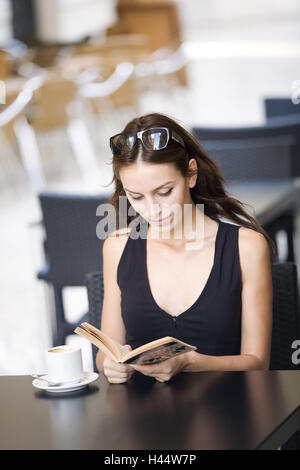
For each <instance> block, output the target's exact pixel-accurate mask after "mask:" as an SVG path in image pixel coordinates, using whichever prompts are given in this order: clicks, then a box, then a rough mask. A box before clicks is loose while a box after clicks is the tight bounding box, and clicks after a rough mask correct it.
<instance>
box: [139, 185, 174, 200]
mask: <svg viewBox="0 0 300 470" xmlns="http://www.w3.org/2000/svg"><path fill="white" fill-rule="evenodd" d="M172 191H173V188H170V189H169V190H168V191H167V192H166V193H157V194H158V195H159V196H162V197H166V196H169V194H171V192H172ZM131 197H132V199H134V200H135V201H139V200H140V199H142V197H143V196H139V197H133V196H131Z"/></svg>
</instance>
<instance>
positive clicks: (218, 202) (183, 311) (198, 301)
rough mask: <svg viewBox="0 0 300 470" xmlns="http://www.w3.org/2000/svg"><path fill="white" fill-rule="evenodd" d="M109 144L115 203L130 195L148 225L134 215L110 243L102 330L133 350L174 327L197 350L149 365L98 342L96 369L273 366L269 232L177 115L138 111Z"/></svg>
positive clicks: (167, 371) (160, 376)
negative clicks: (139, 231)
mask: <svg viewBox="0 0 300 470" xmlns="http://www.w3.org/2000/svg"><path fill="white" fill-rule="evenodd" d="M110 145H111V149H112V152H113V159H112V164H113V172H114V178H113V181H114V182H115V192H114V195H113V196H112V198H111V199H110V202H111V204H113V205H114V207H115V209H116V211H117V213H118V207H119V197H120V196H125V197H126V198H127V199H126V201H127V206H128V208H130V209H131V210H134V211H135V213H136V214H138V215H139V216H140V217H141V218H142V219H143V220H144V221H145V222H146V224H147V232H146V237H144V238H142V237H139V238H136V237H135V238H133V237H131V236H130V233H131V230H132V228H131V227H132V225H131V224H130V223H131V222H132V220H134V216H131V215H128V218H127V227H125V228H124V227H123V228H121V229H120V228H119V229H118V230H115V231H114V232H113V233H111V234H110V235H109V236H108V237H107V238H106V240H105V241H104V243H103V276H104V299H103V310H102V321H101V329H102V331H103V332H104V333H106V334H108V335H109V336H110V337H112V338H113V339H115V340H116V341H118V342H119V343H121V344H125V343H126V345H127V347H128V349H131V348H136V347H138V346H141V345H143V344H145V343H146V342H149V341H153V340H155V339H158V338H161V337H163V336H173V337H176V338H178V339H180V340H182V341H184V342H186V343H189V344H192V345H194V346H196V347H197V350H195V351H191V352H187V353H185V354H182V355H180V356H177V357H174V358H171V359H168V360H165V361H163V362H160V363H158V364H152V365H143V366H141V365H126V364H118V363H116V362H114V361H113V360H111V359H110V358H108V357H105V355H104V354H103V353H102V352H101V351H99V352H98V354H97V367H98V369H99V371H101V372H103V373H104V374H105V376H106V377H107V379H108V381H109V382H111V383H122V382H126V381H128V380H129V379H130V377H131V375H132V373H133V372H134V371H135V370H137V371H139V372H141V373H143V374H145V375H148V376H152V377H155V378H156V379H157V380H158V381H161V382H164V381H167V380H169V379H170V378H171V377H172V376H174V375H175V374H177V373H179V372H184V371H187V372H198V371H208V370H224V371H225V370H255V369H268V368H269V361H270V345H271V331H272V277H271V263H272V260H273V258H272V257H273V252H274V246H273V244H272V241H271V240H270V238H269V237H268V235H267V234H266V233H265V231H264V230H263V228H262V227H261V226H260V224H259V223H258V221H257V220H256V219H255V218H253V217H251V216H250V215H249V214H248V213H247V212H246V210H245V209H244V207H243V205H242V203H241V202H240V201H238V200H236V199H234V198H233V197H231V196H230V195H229V194H228V193H227V192H226V190H225V189H224V179H223V177H222V175H221V173H220V170H219V168H218V166H217V165H216V164H215V163H214V161H213V160H212V159H211V158H210V156H209V155H208V154H207V153H206V152H205V151H204V149H203V148H202V147H201V144H200V143H199V142H198V140H197V139H196V138H195V137H194V136H192V135H191V134H190V133H189V132H188V131H186V130H185V129H184V128H183V127H182V126H180V125H179V124H178V123H177V122H175V121H174V120H173V119H171V118H169V117H167V116H164V115H161V114H156V113H155V114H149V115H146V116H142V117H139V118H137V119H134V120H132V121H131V122H130V123H129V124H128V125H127V126H126V127H125V129H124V130H123V132H121V133H120V134H117V135H116V136H113V137H112V138H111V139H110ZM197 205H198V206H197ZM186 207H189V209H190V210H189V211H185V208H186ZM199 207H203V208H204V210H203V211H202V210H199ZM129 214H130V212H129ZM197 217H200V218H198V219H197ZM220 218H225V219H226V220H228V222H225V221H221V220H220ZM197 220H200V221H201V223H200V224H197ZM178 227H182V230H181V231H180V232H179V233H181V236H180V237H178V235H176V234H178V231H177V229H178ZM199 227H200V229H199ZM201 227H202V228H203V229H202V228H201ZM166 233H167V235H168V236H166ZM193 242H194V244H193Z"/></svg>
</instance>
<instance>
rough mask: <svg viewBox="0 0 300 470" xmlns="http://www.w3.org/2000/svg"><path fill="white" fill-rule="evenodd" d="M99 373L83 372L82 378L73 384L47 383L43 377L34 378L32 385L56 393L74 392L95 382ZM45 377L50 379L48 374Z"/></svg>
mask: <svg viewBox="0 0 300 470" xmlns="http://www.w3.org/2000/svg"><path fill="white" fill-rule="evenodd" d="M98 376H99V374H97V373H96V372H91V371H86V372H84V374H83V377H82V379H80V381H79V382H77V383H75V384H74V383H72V384H67V383H66V384H62V385H47V383H46V382H44V380H41V379H34V380H33V382H32V385H33V386H34V387H35V388H39V389H40V390H45V391H46V392H52V393H53V392H54V393H63V392H73V391H75V390H80V389H82V388H84V387H86V386H87V385H88V384H90V383H92V382H94V381H95V380H96V379H97V378H98ZM43 378H44V379H46V380H47V379H48V375H43Z"/></svg>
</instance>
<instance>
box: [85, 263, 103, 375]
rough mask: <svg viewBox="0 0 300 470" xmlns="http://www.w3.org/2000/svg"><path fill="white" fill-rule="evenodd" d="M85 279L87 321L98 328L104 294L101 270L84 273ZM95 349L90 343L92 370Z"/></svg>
mask: <svg viewBox="0 0 300 470" xmlns="http://www.w3.org/2000/svg"><path fill="white" fill-rule="evenodd" d="M85 279H86V287H87V294H88V305H89V311H88V322H89V323H90V324H91V325H93V326H95V327H96V328H98V329H99V330H100V329H101V318H102V304H103V296H104V283H103V273H102V271H96V272H90V273H88V274H87V275H86V278H85ZM97 351H98V348H96V346H95V345H94V344H92V353H93V365H94V371H97V367H96V355H97Z"/></svg>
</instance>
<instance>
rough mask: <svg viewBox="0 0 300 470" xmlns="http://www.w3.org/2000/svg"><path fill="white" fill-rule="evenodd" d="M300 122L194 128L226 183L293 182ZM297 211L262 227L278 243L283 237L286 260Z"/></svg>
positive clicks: (299, 162) (298, 169) (299, 167)
mask: <svg viewBox="0 0 300 470" xmlns="http://www.w3.org/2000/svg"><path fill="white" fill-rule="evenodd" d="M299 131H300V123H296V124H284V123H282V122H279V123H274V124H272V125H271V124H270V125H266V126H261V127H250V128H227V129H224V128H215V129H213V128H199V127H195V128H193V133H194V135H195V136H196V137H197V138H198V139H199V141H200V143H201V145H202V147H203V148H204V149H205V150H206V151H207V152H208V153H209V154H210V155H211V156H212V158H213V159H214V160H215V161H216V163H217V164H218V166H219V167H220V170H221V173H222V175H223V176H224V177H225V179H226V181H227V182H228V183H243V182H245V183H247V181H251V180H252V181H255V180H257V181H259V180H262V181H264V180H265V181H266V180H274V182H276V180H287V181H288V180H292V179H293V178H295V177H297V176H299V175H300V140H299V139H298V134H299ZM296 211H297V208H293V209H291V210H290V211H286V212H285V213H284V214H281V215H279V216H278V217H277V218H276V219H274V220H273V221H272V222H270V223H268V224H267V225H265V226H264V228H265V230H266V231H267V233H268V234H269V235H270V236H271V238H272V239H273V240H274V242H275V243H276V244H277V234H278V233H279V232H280V231H283V232H284V233H285V234H286V237H285V239H286V242H285V243H286V244H287V248H286V250H285V251H286V252H287V253H288V257H287V258H286V259H284V260H282V261H294V248H293V244H294V225H295V223H294V220H295V216H296Z"/></svg>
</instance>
